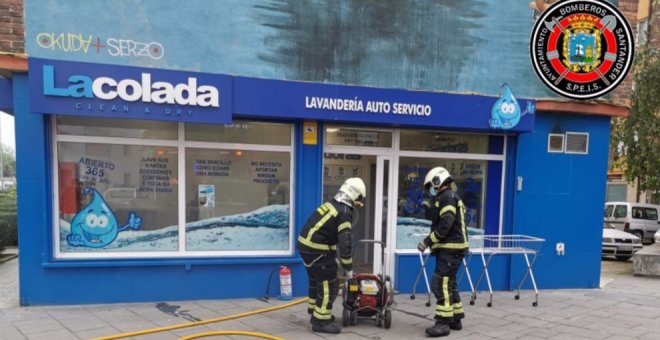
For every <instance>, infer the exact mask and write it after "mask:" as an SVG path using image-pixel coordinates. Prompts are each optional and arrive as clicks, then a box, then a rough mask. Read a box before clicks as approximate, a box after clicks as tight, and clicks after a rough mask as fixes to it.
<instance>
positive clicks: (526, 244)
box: [410, 234, 545, 307]
mask: <svg viewBox="0 0 660 340" xmlns="http://www.w3.org/2000/svg"><path fill="white" fill-rule="evenodd" d="M416 236H426V234H424V235H421V234H420V235H417V234H416ZM544 241H545V240H544V239H542V238H537V237H532V236H526V235H471V236H469V237H468V242H469V245H470V251H469V254H468V255H467V256H466V257H465V258H463V270H462V271H461V274H460V275H459V277H458V278H457V280H458V282H460V281H461V280H462V278H463V276H464V275H465V276H466V277H467V280H468V283H469V284H470V290H471V294H470V305H474V301H475V300H476V299H477V289H478V287H479V284H480V283H481V280H483V278H484V277H485V278H486V283H487V284H488V292H489V293H490V298H489V300H488V303H487V304H486V305H487V306H488V307H492V306H493V288H492V285H491V282H490V274H489V272H488V265H489V264H490V261H491V260H492V259H493V256H495V255H516V254H519V255H523V256H524V257H525V263H526V264H527V270H526V271H525V275H524V276H523V277H522V279H521V280H520V283H519V284H518V289H517V293H516V296H515V299H516V300H518V299H520V288H521V287H522V285H523V283H524V282H525V280H526V279H527V276H529V277H530V279H531V281H532V285H533V286H534V292H535V294H536V297H535V300H534V302H533V303H532V306H534V307H536V306H538V300H539V291H538V288H537V287H536V279H535V278H534V272H533V271H532V267H533V266H534V262H535V261H536V256H537V255H538V252H539V250H540V249H541V246H542V245H543V242H544ZM418 255H419V263H420V265H421V268H420V269H419V272H418V273H417V277H416V278H415V283H414V284H413V291H412V294H411V295H410V299H413V300H414V299H415V290H416V288H417V283H418V282H419V280H420V278H421V277H422V275H424V281H425V283H426V290H427V293H428V300H427V302H426V306H427V307H428V306H430V305H431V287H430V285H429V279H428V276H427V275H426V270H425V269H426V265H427V263H428V260H429V258H430V256H431V253H430V252H428V253H427V254H426V256H422V253H418ZM474 255H479V257H480V258H481V262H482V264H483V268H482V270H481V273H480V274H479V279H478V280H477V283H476V284H473V283H472V277H471V276H470V271H469V267H468V263H470V261H471V260H472V256H474Z"/></svg>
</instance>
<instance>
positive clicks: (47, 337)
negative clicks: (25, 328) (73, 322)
mask: <svg viewBox="0 0 660 340" xmlns="http://www.w3.org/2000/svg"><path fill="white" fill-rule="evenodd" d="M27 338H28V340H54V339H57V340H79V338H78V337H77V336H76V335H74V334H73V333H71V332H70V331H69V330H66V329H59V330H56V331H49V332H44V333H35V334H28V335H27Z"/></svg>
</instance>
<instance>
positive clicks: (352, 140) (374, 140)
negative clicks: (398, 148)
mask: <svg viewBox="0 0 660 340" xmlns="http://www.w3.org/2000/svg"><path fill="white" fill-rule="evenodd" d="M325 143H326V145H345V146H370V147H380V148H391V147H392V132H391V131H384V130H370V129H356V128H346V127H338V126H328V127H326V128H325Z"/></svg>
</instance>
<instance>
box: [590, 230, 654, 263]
mask: <svg viewBox="0 0 660 340" xmlns="http://www.w3.org/2000/svg"><path fill="white" fill-rule="evenodd" d="M657 236H658V233H656V237H657ZM640 250H642V240H640V238H639V237H637V236H635V235H633V234H630V233H627V232H625V231H621V230H618V229H615V228H613V227H609V226H605V227H604V228H603V256H615V257H616V259H617V260H620V261H627V260H628V259H630V258H631V257H632V256H633V254H635V253H636V252H638V251H640Z"/></svg>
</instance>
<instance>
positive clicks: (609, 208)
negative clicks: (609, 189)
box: [604, 205, 614, 217]
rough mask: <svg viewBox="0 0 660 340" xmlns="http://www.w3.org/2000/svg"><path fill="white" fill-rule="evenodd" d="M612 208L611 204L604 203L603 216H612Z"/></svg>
mask: <svg viewBox="0 0 660 340" xmlns="http://www.w3.org/2000/svg"><path fill="white" fill-rule="evenodd" d="M612 210H614V206H613V205H606V206H605V216H604V217H610V216H612Z"/></svg>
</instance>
